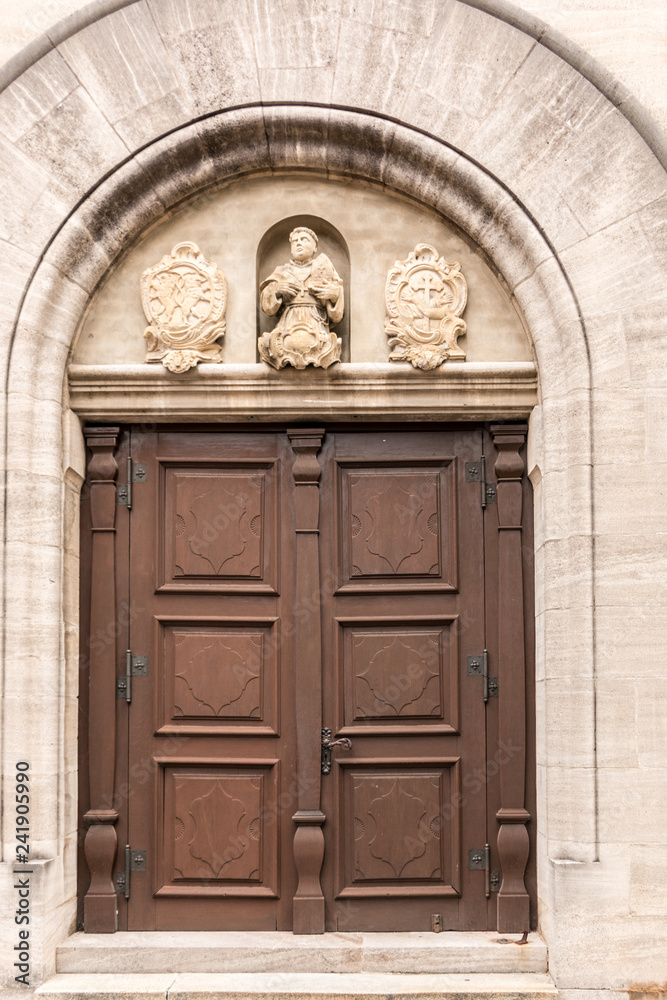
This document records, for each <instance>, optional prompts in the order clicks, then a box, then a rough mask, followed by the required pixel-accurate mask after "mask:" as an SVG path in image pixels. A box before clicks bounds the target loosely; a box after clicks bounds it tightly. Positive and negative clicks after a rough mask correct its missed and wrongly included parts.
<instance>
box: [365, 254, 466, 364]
mask: <svg viewBox="0 0 667 1000" xmlns="http://www.w3.org/2000/svg"><path fill="white" fill-rule="evenodd" d="M467 294H468V293H467V284H466V280H465V278H464V277H463V275H462V274H461V269H460V266H459V265H458V264H448V263H447V261H446V260H445V258H444V257H439V256H438V252H437V250H435V249H434V247H432V246H429V245H428V244H427V243H419V244H418V245H417V246H416V247H415V249H414V250H413V251H412V253H410V254H409V255H408V256H407V258H406V259H405V260H402V261H400V260H397V261H396V262H395V264H394V266H393V267H392V268H391V269H390V271H389V274H388V275H387V284H386V287H385V304H386V307H387V318H386V320H385V332H386V334H387V336H388V337H389V346H390V347H391V348H392V351H391V353H390V355H389V359H390V361H409V362H410V363H411V364H412V365H414V367H415V368H423V369H431V368H436V367H437V366H438V365H441V364H442V363H443V362H444V361H447V360H448V358H455V359H457V360H460V361H464V360H465V351H463V350H462V349H461V348H460V347H459V346H458V343H457V341H458V338H459V337H460V336H461V335H462V334H464V333H465V332H466V324H465V323H464V321H463V320H462V319H461V314H462V313H463V310H464V309H465V305H466V301H467Z"/></svg>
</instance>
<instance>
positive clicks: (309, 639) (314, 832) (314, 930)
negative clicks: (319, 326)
mask: <svg viewBox="0 0 667 1000" xmlns="http://www.w3.org/2000/svg"><path fill="white" fill-rule="evenodd" d="M287 434H288V437H289V439H290V441H291V443H292V448H293V450H294V452H295V454H296V460H295V462H294V469H293V475H294V486H295V490H294V494H295V495H294V507H295V512H296V590H295V594H294V611H295V622H296V633H295V650H296V656H295V661H296V662H295V672H294V683H295V691H296V720H297V724H296V754H297V778H298V799H297V811H296V813H295V815H294V817H293V819H294V822H295V823H296V831H295V833H294V861H295V864H296V870H297V873H298V876H299V882H298V885H297V890H296V895H295V897H294V911H293V917H294V923H293V927H294V933H295V934H322V933H323V932H324V895H323V894H322V886H321V885H320V871H321V869H322V861H323V860H324V833H323V831H322V825H323V824H324V820H325V816H324V813H323V812H322V811H321V808H320V779H321V772H320V754H321V729H322V715H321V707H320V706H321V700H322V678H321V661H322V639H321V623H320V599H319V598H320V561H319V558H320V557H319V537H318V535H319V519H320V488H319V481H320V475H321V470H320V466H319V462H318V461H317V453H318V451H319V449H320V446H321V444H322V438H323V436H324V431H323V430H322V429H321V428H319V429H316V430H310V429H307V430H289V431H288V432H287Z"/></svg>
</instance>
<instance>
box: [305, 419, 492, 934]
mask: <svg viewBox="0 0 667 1000" xmlns="http://www.w3.org/2000/svg"><path fill="white" fill-rule="evenodd" d="M481 447H482V438H481V432H480V431H479V430H476V429H473V430H470V431H457V432H447V431H435V430H431V431H428V432H424V431H415V430H405V429H400V430H396V429H392V430H390V431H389V430H388V431H377V432H363V431H360V432H357V433H345V432H342V433H341V432H338V433H336V432H334V433H330V434H328V435H327V437H326V439H325V442H324V445H323V448H322V453H321V465H322V469H323V472H322V481H321V487H320V491H321V523H320V538H321V553H322V576H323V580H324V581H326V580H327V579H329V578H332V579H334V580H335V581H336V587H335V589H332V588H326V586H324V587H323V594H322V626H323V634H324V642H323V649H324V656H323V664H322V668H323V677H324V679H325V683H324V686H323V710H324V712H323V720H324V725H325V726H328V727H330V728H332V729H333V730H334V733H333V738H334V739H336V738H341V737H348V738H349V739H351V741H352V747H351V749H350V750H349V751H345V750H338V751H334V754H333V765H332V771H331V774H329V775H326V776H324V777H323V779H322V803H323V805H322V808H323V812H324V813H325V814H326V816H327V822H326V824H325V826H324V834H325V840H326V849H325V859H324V868H323V876H322V877H323V886H324V891H325V897H326V898H327V901H328V905H327V927H328V929H330V930H350V931H352V930H369V931H370V930H388V931H390V930H407V929H412V930H429V929H430V927H431V917H432V914H433V913H438V914H440V915H441V917H442V922H443V926H444V927H447V928H453V929H456V928H460V929H463V928H470V927H486V915H485V910H486V897H485V894H484V878H483V875H482V877H480V873H479V872H469V871H468V870H467V864H464V859H465V860H466V861H467V851H468V849H469V848H472V847H476V846H483V845H484V843H485V842H486V807H485V795H484V792H483V791H481V794H480V793H478V794H477V795H471V794H467V795H466V796H465V797H464V796H463V794H462V787H463V782H464V781H465V780H466V778H467V776H468V775H470V774H472V773H473V772H475V771H478V772H479V773H483V769H484V762H485V749H486V744H485V718H484V714H485V713H484V703H483V701H482V699H481V698H480V697H479V692H477V691H474V694H473V692H472V691H471V690H470V686H469V681H470V679H469V678H468V677H467V676H466V671H465V666H464V665H465V664H466V662H467V656H468V655H473V654H474V653H476V652H479V651H480V650H482V649H483V648H484V559H483V524H482V509H481V506H480V503H479V492H478V490H476V489H474V488H473V489H470V486H469V484H466V482H465V462H466V461H473V460H474V459H475V457H476V456H477V457H478V456H479V454H480V452H481ZM327 678H331V681H330V682H329V683H326V679H327ZM471 695H472V697H471Z"/></svg>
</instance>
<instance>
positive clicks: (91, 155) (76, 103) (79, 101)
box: [17, 87, 128, 195]
mask: <svg viewBox="0 0 667 1000" xmlns="http://www.w3.org/2000/svg"><path fill="white" fill-rule="evenodd" d="M17 146H18V148H19V149H20V150H21V152H23V153H24V154H25V155H26V156H28V157H30V158H31V159H32V160H33V162H34V163H35V164H37V165H38V166H39V167H41V169H42V170H43V171H44V172H45V173H46V174H48V175H51V176H53V177H55V178H57V179H58V181H59V183H60V184H61V185H63V186H64V187H69V188H70V189H71V190H72V191H73V192H75V193H76V194H78V195H81V194H84V193H85V191H86V190H87V189H88V188H89V187H90V186H91V185H92V184H94V183H95V182H96V181H97V180H98V179H99V178H100V177H101V176H103V175H104V174H106V173H107V172H108V171H109V170H111V168H112V167H114V166H116V165H117V164H118V163H120V162H121V161H122V160H123V159H125V157H127V155H128V149H127V147H126V146H125V144H124V143H123V142H122V141H121V139H120V138H119V136H118V135H117V133H116V132H114V130H113V128H112V127H111V125H110V124H109V122H108V121H107V120H106V118H105V117H104V115H103V114H102V113H101V111H100V110H99V108H98V107H97V106H96V105H95V103H94V102H93V99H92V98H91V97H90V95H89V94H88V93H87V92H86V91H85V90H84V89H83V87H78V88H77V89H76V90H74V91H72V93H71V94H69V95H68V97H66V98H65V100H64V101H62V102H61V103H60V104H58V105H57V106H56V107H55V108H54V109H53V110H52V111H51V112H49V114H48V115H46V116H45V117H44V118H42V119H41V120H40V121H38V122H36V123H35V124H34V125H33V126H32V128H31V129H29V131H28V132H26V133H25V135H24V136H22V138H21V139H20V140H19V141H18V143H17Z"/></svg>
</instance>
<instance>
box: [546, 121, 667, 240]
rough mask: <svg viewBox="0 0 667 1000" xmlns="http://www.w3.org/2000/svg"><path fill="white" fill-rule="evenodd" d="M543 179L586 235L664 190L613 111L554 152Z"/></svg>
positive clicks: (658, 173)
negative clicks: (569, 143)
mask: <svg viewBox="0 0 667 1000" xmlns="http://www.w3.org/2000/svg"><path fill="white" fill-rule="evenodd" d="M544 177H545V179H546V180H547V181H548V182H549V183H551V184H553V186H554V187H555V188H556V190H557V191H559V192H560V193H561V194H562V196H563V199H564V200H565V201H566V202H567V204H568V205H569V206H570V208H571V209H572V211H573V212H574V214H575V215H576V217H577V218H578V219H579V221H580V222H581V224H582V225H583V226H584V227H585V228H586V230H587V231H588V232H589V233H594V232H597V230H599V229H602V228H603V227H604V226H608V225H611V224H613V223H614V222H616V221H617V220H618V219H622V218H625V216H627V215H630V214H631V213H633V212H635V211H637V210H638V209H640V208H643V207H644V206H646V205H648V204H650V203H651V202H653V201H655V200H656V199H657V198H660V197H662V196H663V195H664V194H665V190H666V188H667V179H666V177H665V173H664V171H663V169H662V168H661V166H660V164H659V163H658V161H657V160H656V159H655V157H654V156H653V155H652V154H651V153H650V152H649V151H648V150H647V148H646V146H645V145H644V143H643V142H642V140H641V139H640V138H639V136H638V135H637V133H636V132H635V131H634V129H633V128H632V127H631V126H630V124H629V123H628V121H627V120H626V119H625V118H623V116H622V115H621V113H620V112H619V111H616V110H614V111H611V112H610V113H609V114H608V115H606V116H605V117H604V118H603V119H602V120H601V121H600V122H598V124H597V125H595V126H594V127H593V128H590V129H587V130H586V131H585V132H584V133H583V134H582V135H581V136H580V137H579V138H578V139H577V141H576V142H575V143H574V144H573V145H571V146H569V147H568V148H567V150H564V151H563V152H562V153H560V154H559V153H557V154H556V155H555V156H554V157H553V158H552V159H551V160H550V161H549V164H548V166H547V167H545V170H544Z"/></svg>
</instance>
